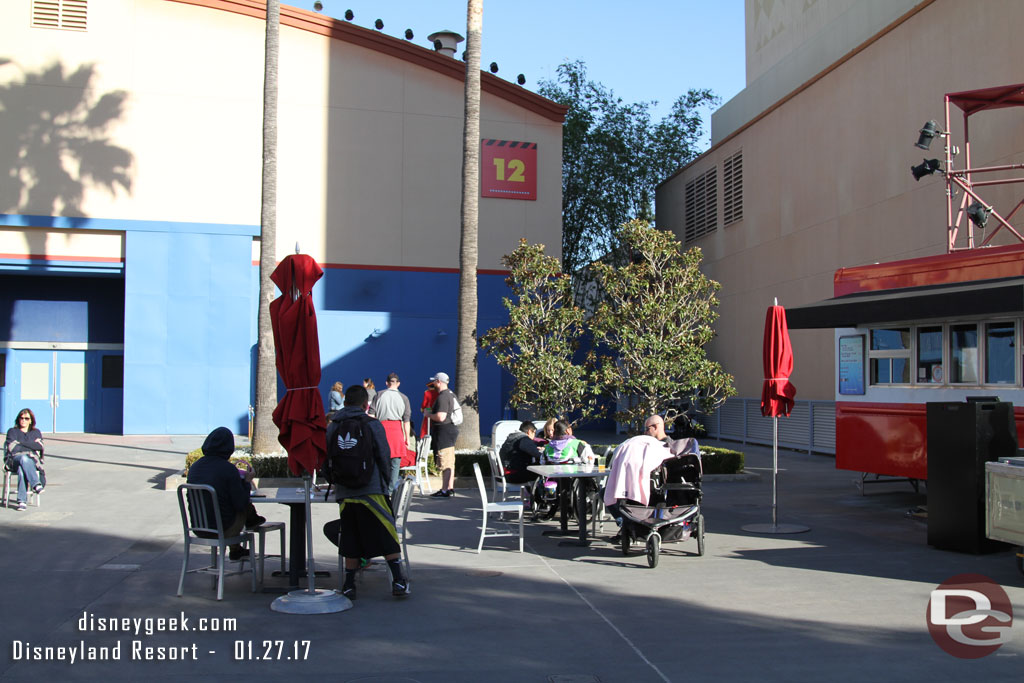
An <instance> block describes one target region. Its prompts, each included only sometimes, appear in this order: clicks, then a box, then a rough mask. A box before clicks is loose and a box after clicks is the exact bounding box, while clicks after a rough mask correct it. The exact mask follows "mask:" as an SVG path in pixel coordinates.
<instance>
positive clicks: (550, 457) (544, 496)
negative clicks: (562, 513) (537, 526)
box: [523, 420, 596, 519]
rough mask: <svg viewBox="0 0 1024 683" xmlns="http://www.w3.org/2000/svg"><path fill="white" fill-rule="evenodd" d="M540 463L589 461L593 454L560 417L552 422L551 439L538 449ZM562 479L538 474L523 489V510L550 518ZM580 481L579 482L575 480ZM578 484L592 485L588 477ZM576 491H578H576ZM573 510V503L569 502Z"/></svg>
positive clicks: (582, 462)
mask: <svg viewBox="0 0 1024 683" xmlns="http://www.w3.org/2000/svg"><path fill="white" fill-rule="evenodd" d="M542 454H543V455H542V458H541V463H542V464H544V465H567V464H580V465H583V464H588V463H589V464H591V465H593V464H594V462H595V460H596V458H595V457H594V451H593V450H592V449H591V448H590V444H588V443H587V442H586V441H582V440H580V439H577V438H576V437H575V436H573V433H572V427H571V426H569V424H568V423H567V422H565V421H563V420H558V421H556V422H555V425H554V430H553V436H552V439H551V441H550V442H549V443H548V444H547V445H546V446H545V447H544V449H543V451H542ZM564 482H565V480H561V479H559V480H555V479H545V478H543V477H540V478H538V479H537V480H536V481H534V482H533V485H532V486H531V487H530V489H529V490H528V491H527V490H525V489H524V495H523V498H524V502H525V503H526V505H527V510H528V511H529V512H530V513H532V515H533V517H534V519H537V518H539V517H542V516H543V517H545V518H546V519H551V518H552V517H554V516H555V514H556V513H557V512H558V510H559V504H558V500H559V496H560V495H561V492H562V491H561V488H560V487H561V486H563V485H566V484H565V483H564ZM576 485H577V486H578V485H580V484H579V483H577V484H576ZM582 485H586V486H593V485H594V484H593V482H592V481H584V482H582ZM576 494H577V495H579V494H578V492H576ZM569 509H570V510H575V509H576V506H575V505H570V506H569Z"/></svg>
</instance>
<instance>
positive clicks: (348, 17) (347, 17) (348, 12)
mask: <svg viewBox="0 0 1024 683" xmlns="http://www.w3.org/2000/svg"><path fill="white" fill-rule="evenodd" d="M355 18H356V15H355V14H354V13H353V12H352V10H350V9H347V10H345V21H352V20H353V19H355Z"/></svg>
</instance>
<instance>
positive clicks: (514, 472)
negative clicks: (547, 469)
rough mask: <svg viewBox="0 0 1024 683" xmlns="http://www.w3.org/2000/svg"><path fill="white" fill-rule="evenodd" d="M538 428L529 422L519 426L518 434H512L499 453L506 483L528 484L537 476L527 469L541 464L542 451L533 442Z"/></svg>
mask: <svg viewBox="0 0 1024 683" xmlns="http://www.w3.org/2000/svg"><path fill="white" fill-rule="evenodd" d="M536 433H537V427H535V426H534V424H533V423H532V422H530V421H529V420H527V421H525V422H523V423H522V424H521V425H519V431H518V432H512V433H511V434H509V435H508V438H506V439H505V443H503V444H502V445H501V450H499V451H498V457H500V458H501V464H502V465H504V466H505V481H507V482H509V483H510V484H526V483H529V482H531V481H533V480H534V479H536V478H537V475H536V474H534V473H533V472H530V471H529V470H527V469H526V468H527V467H529V466H530V465H539V464H540V449H538V448H537V443H536V442H535V441H534V440H533V435H534V434H536Z"/></svg>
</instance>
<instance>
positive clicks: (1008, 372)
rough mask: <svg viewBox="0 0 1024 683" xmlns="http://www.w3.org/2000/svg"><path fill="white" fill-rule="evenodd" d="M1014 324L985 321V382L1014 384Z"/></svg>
mask: <svg viewBox="0 0 1024 683" xmlns="http://www.w3.org/2000/svg"><path fill="white" fill-rule="evenodd" d="M1014 327H1015V325H1014V324H1013V323H1012V322H997V323H985V384H1015V383H1016V381H1017V373H1016V371H1015V369H1014V359H1015V358H1016V354H1015V353H1014V346H1015V344H1014V342H1015V337H1016V330H1015V329H1014Z"/></svg>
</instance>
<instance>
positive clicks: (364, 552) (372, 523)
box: [341, 494, 402, 559]
mask: <svg viewBox="0 0 1024 683" xmlns="http://www.w3.org/2000/svg"><path fill="white" fill-rule="evenodd" d="M401 551H402V548H401V546H399V544H398V532H397V531H396V530H395V518H394V515H392V514H391V507H390V505H389V504H388V500H387V498H386V497H385V496H383V495H381V494H376V495H373V496H360V497H359V498H346V499H345V500H343V501H342V502H341V554H342V555H343V556H344V557H347V558H355V557H362V558H366V559H369V558H371V557H382V556H387V555H395V554H397V553H400V552H401Z"/></svg>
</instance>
